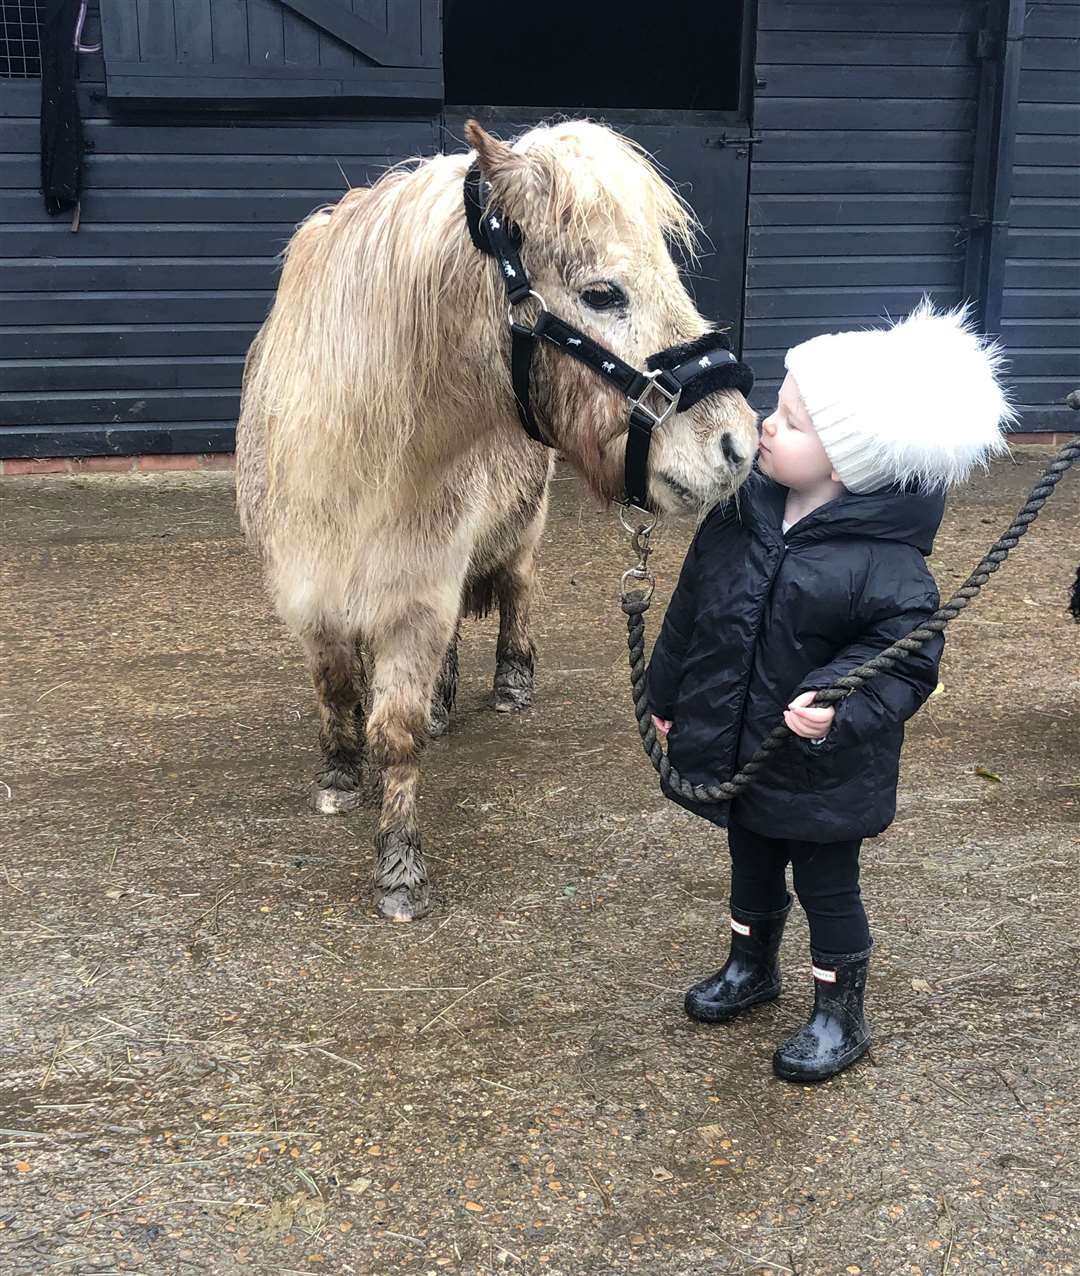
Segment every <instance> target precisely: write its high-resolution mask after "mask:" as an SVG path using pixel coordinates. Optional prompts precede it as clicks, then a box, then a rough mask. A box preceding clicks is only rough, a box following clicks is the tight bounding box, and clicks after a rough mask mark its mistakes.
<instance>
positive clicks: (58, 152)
mask: <svg viewBox="0 0 1080 1276" xmlns="http://www.w3.org/2000/svg"><path fill="white" fill-rule="evenodd" d="M78 17H79V0H45V5H44V12H43V14H42V17H41V26H40V39H41V193H42V194H43V195H44V196H45V208H46V211H48V212H49V213H51V214H52V215H53V216H56V215H57V214H58V213H63V212H66V211H68V210H69V209H71V208H75V207H77V205H78V203H79V192H80V190H81V188H82V152H83V138H82V120H81V119H80V117H79V96H78V70H79V55H78V54H77V53H76V51H75V26H76V23H77V22H78Z"/></svg>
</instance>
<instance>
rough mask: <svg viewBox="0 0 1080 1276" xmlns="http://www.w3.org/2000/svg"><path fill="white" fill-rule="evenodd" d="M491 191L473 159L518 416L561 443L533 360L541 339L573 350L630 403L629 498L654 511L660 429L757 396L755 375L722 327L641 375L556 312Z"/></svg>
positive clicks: (472, 186)
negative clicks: (693, 410)
mask: <svg viewBox="0 0 1080 1276" xmlns="http://www.w3.org/2000/svg"><path fill="white" fill-rule="evenodd" d="M490 200H491V188H490V186H489V185H488V183H487V182H486V181H484V179H483V177H482V176H481V173H480V168H479V165H477V164H473V166H472V167H471V168H470V169H469V171H468V172H467V173H466V174H465V220H466V222H467V223H468V226H469V234H470V236H471V237H472V241H473V244H474V245H475V246H476V247H477V248H478V249H479V250H480V252H482V253H485V254H487V255H488V256H490V257H494V258H495V260H496V261H497V262H498V263H499V269H500V271H501V273H502V278H503V283H504V284H505V285H506V296H507V300H508V302H509V317H510V373H511V380H512V382H513V387H514V399H515V401H516V404H517V411H518V417H519V418H520V420H521V424H522V425H523V426H524V427H525V430H526V431H527V432H528V434H529V435H530V436H531V437H532V438H534V439H535V440H536V441H537V442H538V443H542V444H543V445H544V446H545V447H554V446H555V445H554V444H553V443H552V442H551V441H550V440H549V439H547V438H546V437H545V436H544V432H543V431H542V430H541V428H540V426H539V425H538V424H537V421H536V417H535V416H534V414H533V410H532V403H531V399H530V385H529V383H530V372H531V368H532V357H533V354H534V353H535V351H536V342H537V340H538V339H542V340H544V341H549V342H550V343H551V344H552V345H553V346H557V347H558V348H559V349H560V350H564V351H565V352H566V353H567V354H569V355H572V356H573V357H574V358H575V359H577V360H578V362H579V363H583V364H585V365H586V367H589V368H591V369H592V370H593V372H595V373H596V374H597V375H598V376H601V377H603V378H604V380H605V381H608V382H610V383H611V384H612V385H613V386H615V388H616V389H617V390H620V391H621V392H622V393H623V394H624V395H625V396H626V398H627V399H628V400H629V402H630V417H629V430H628V433H627V437H626V462H625V471H624V478H623V484H624V489H625V491H624V498H623V499H624V503H625V504H627V505H635V506H638V507H639V508H641V509H647V508H648V494H647V485H648V465H649V445H650V443H651V442H652V432H653V430H654V429H656V427H657V426H660V425H663V424H664V422H665V421H666V420H667V419H668V418H669V417H671V416H674V414H675V413H676V412H680V411H685V409H687V408H689V407H692V406H693V405H694V404H695V403H699V402H700V401H701V400H702V399H704V398H706V397H707V396H708V395H710V394H716V393H717V392H718V391H721V390H739V391H741V392H742V393H743V394H749V393H750V390H751V388H752V386H753V384H754V374H753V372H751V370H750V368H749V366H748V365H747V364H745V363H742V362H740V361H739V360H738V359H737V358H736V357H735V355H734V354H733V353H732V351H731V342H730V341H729V340H728V339H727V337H726V336H724V335H723V334H722V333H719V332H707V333H705V335H704V336H702V337H698V338H697V340H696V341H690V342H686V343H685V344H683V345H679V346H669V347H668V348H667V349H666V350H661V351H659V352H658V353H657V354H653V355H650V356H649V358H648V359H647V360H646V365H647V368H648V371H647V372H641V371H639V370H638V369H637V368H634V367H632V366H631V365H630V364H629V363H626V362H625V361H624V360H622V359H620V358H619V356H618V355H617V354H614V353H612V351H610V350H608V349H607V348H606V347H605V346H602V345H600V344H599V342H596V341H594V340H593V339H592V338H591V337H590V336H588V335H587V334H586V333H584V332H582V331H581V329H580V328H575V327H573V326H572V325H571V324H568V323H567V322H566V321H565V320H563V319H560V318H559V317H558V316H557V315H553V314H552V313H551V311H550V310H548V308H547V306H546V305H545V304H544V299H543V298H542V297H541V296H540V295H539V293H537V292H534V291H533V289H532V287H531V286H530V284H529V276H528V275H527V274H526V272H525V267H524V265H523V264H522V261H521V252H520V249H521V244H522V238H523V236H522V233H521V228H520V227H519V226H517V225H515V223H514V222H512V221H510V219H509V218H507V217H506V216H504V215H503V213H502V212H501V211H500V210H499V209H497V208H495V207H493V205H492V204H491V202H490ZM529 297H532V298H534V299H535V300H536V301H537V302H538V303H539V305H540V314H539V315H538V316H537V318H536V321H535V323H534V324H533V326H532V327H531V328H530V327H526V326H525V325H524V324H520V323H516V322H515V321H514V307H515V306H517V305H519V304H520V303H521V302H523V301H526V300H528V298H529Z"/></svg>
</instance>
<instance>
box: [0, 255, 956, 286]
mask: <svg viewBox="0 0 1080 1276" xmlns="http://www.w3.org/2000/svg"><path fill="white" fill-rule="evenodd" d="M963 270H964V266H963V259H962V257H961V256H959V255H958V254H954V255H953V256H951V257H826V258H824V259H823V260H814V259H813V258H806V259H799V258H791V257H780V258H771V259H761V258H752V259H751V260H750V261H749V263H748V264H747V286H748V287H749V288H785V287H786V288H830V287H834V288H841V287H843V288H850V287H864V288H892V287H903V286H904V285H905V284H908V283H910V282H911V280H912V279H918V280H919V283H920V285H921V286H923V287H928V288H958V287H959V286H960V284H961V282H962V280H963ZM2 277H3V276H2V274H0V278H2Z"/></svg>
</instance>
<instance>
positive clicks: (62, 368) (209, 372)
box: [0, 343, 244, 393]
mask: <svg viewBox="0 0 1080 1276" xmlns="http://www.w3.org/2000/svg"><path fill="white" fill-rule="evenodd" d="M5 348H6V343H5ZM243 366H244V360H243V356H240V355H233V356H225V355H213V356H211V357H206V356H203V357H201V358H189V359H184V358H183V357H181V356H179V355H170V356H169V357H168V358H167V359H123V358H118V357H115V356H113V357H107V358H102V359H60V360H56V361H52V362H49V361H43V360H41V359H23V360H14V359H0V386H2V387H3V389H4V391H5V392H8V393H10V392H17V391H26V392H30V393H41V392H42V390H43V389H44V390H46V391H47V392H48V393H53V392H54V391H63V392H70V391H75V390H85V391H113V390H115V391H123V390H169V389H172V390H179V389H202V390H213V389H228V390H238V389H239V388H240V378H241V375H242V373H243Z"/></svg>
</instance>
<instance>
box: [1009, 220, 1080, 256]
mask: <svg viewBox="0 0 1080 1276" xmlns="http://www.w3.org/2000/svg"><path fill="white" fill-rule="evenodd" d="M1008 255H1009V257H1010V259H1022V258H1025V257H1057V258H1071V259H1072V260H1073V261H1076V262H1080V229H1074V230H1060V229H1058V228H1056V227H1055V228H1046V227H1044V228H1043V229H1042V230H1018V229H1016V228H1015V227H1013V228H1012V229H1010V231H1009V242H1008Z"/></svg>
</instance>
